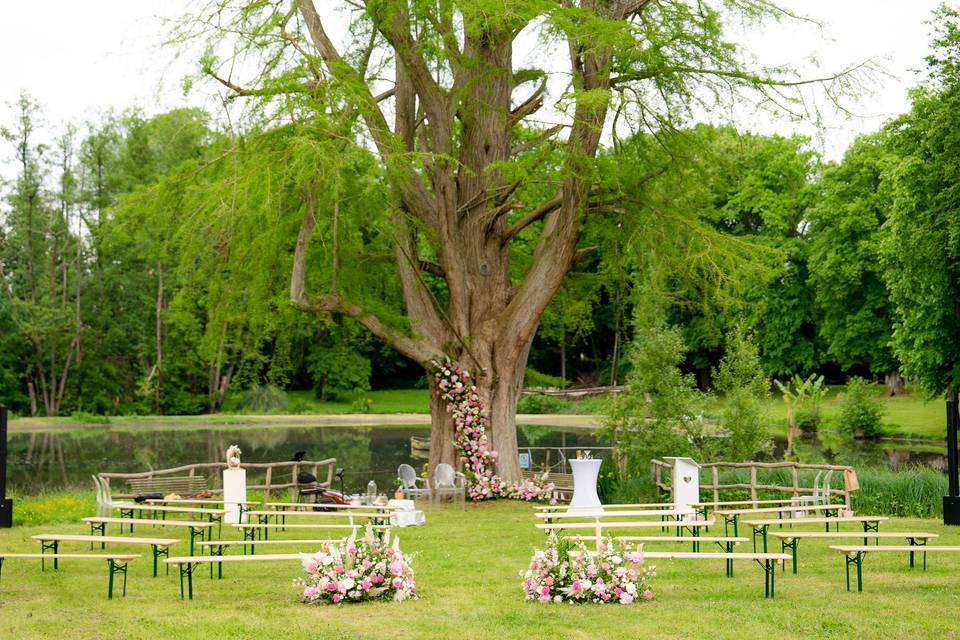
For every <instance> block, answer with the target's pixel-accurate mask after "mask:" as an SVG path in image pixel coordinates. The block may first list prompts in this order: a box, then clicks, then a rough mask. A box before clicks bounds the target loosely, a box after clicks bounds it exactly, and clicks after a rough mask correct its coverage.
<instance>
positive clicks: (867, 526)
mask: <svg viewBox="0 0 960 640" xmlns="http://www.w3.org/2000/svg"><path fill="white" fill-rule="evenodd" d="M887 520H889V518H887V517H886V516H844V517H842V518H841V517H839V516H833V517H831V518H786V519H778V520H744V521H743V524H745V525H747V526H748V527H752V528H753V547H754V549H756V547H757V536H758V535H760V536H763V550H764V552H766V550H767V530H768V529H769V528H770V527H772V526H773V525H779V526H783V525H785V524H789V525H795V524H824V525H826V527H827V532H829V531H830V525H831V524H835V525H836V526H837V531H839V530H840V523H841V522H858V523H860V524H862V525H863V532H864V533H868V532H870V531H874V532H876V531H879V530H880V523H881V522H886V521H887Z"/></svg>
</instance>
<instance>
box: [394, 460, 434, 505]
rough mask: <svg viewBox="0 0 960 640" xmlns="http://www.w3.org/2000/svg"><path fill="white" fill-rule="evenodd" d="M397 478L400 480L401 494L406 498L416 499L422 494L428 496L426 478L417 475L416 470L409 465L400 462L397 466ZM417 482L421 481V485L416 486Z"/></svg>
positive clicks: (428, 490)
mask: <svg viewBox="0 0 960 640" xmlns="http://www.w3.org/2000/svg"><path fill="white" fill-rule="evenodd" d="M397 478H398V479H399V480H400V488H401V490H402V491H403V495H404V497H405V498H407V499H408V500H416V499H417V498H419V497H422V496H427V497H428V498H429V497H430V487H429V486H428V485H427V479H426V478H419V477H417V472H416V471H415V470H414V468H413V467H411V466H410V465H408V464H402V465H400V466H399V467H397ZM418 482H422V483H423V486H422V487H421V486H418V485H417V483H418Z"/></svg>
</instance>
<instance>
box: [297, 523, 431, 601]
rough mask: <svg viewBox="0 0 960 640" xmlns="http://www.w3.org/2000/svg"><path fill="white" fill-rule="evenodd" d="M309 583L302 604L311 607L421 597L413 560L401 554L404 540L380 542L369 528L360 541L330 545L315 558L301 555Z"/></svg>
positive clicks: (387, 535)
mask: <svg viewBox="0 0 960 640" xmlns="http://www.w3.org/2000/svg"><path fill="white" fill-rule="evenodd" d="M301 560H302V562H303V568H304V570H305V571H306V572H307V577H306V579H303V580H298V581H297V582H298V584H299V586H300V587H302V588H303V593H302V594H301V596H300V601H301V602H305V603H307V604H343V603H345V602H363V601H366V600H393V601H394V602H400V601H402V600H407V599H408V598H416V597H419V596H418V595H417V586H416V582H415V580H414V576H413V568H412V567H411V566H410V556H408V555H405V554H404V553H403V552H402V551H400V539H399V538H396V537H395V538H394V539H393V543H392V544H391V543H390V533H389V532H387V533H385V534H384V536H383V539H382V540H381V539H379V538H378V537H377V536H376V535H374V533H373V529H372V528H370V527H369V526H368V527H367V530H366V533H365V534H364V536H363V537H362V538H360V539H357V538H356V534H354V535H352V536H350V538H348V539H347V541H346V542H343V543H331V544H326V545H324V546H322V547H321V548H320V550H319V551H317V552H316V553H314V554H306V553H304V554H301Z"/></svg>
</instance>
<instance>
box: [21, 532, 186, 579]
mask: <svg viewBox="0 0 960 640" xmlns="http://www.w3.org/2000/svg"><path fill="white" fill-rule="evenodd" d="M30 538H31V539H32V540H36V541H37V542H39V543H40V553H41V554H45V553H46V552H47V551H53V554H52V556H51V557H53V568H54V569H56V568H57V558H56V556H57V554H58V553H60V543H61V542H89V543H90V548H91V549H92V548H93V544H94V543H95V542H99V543H100V544H101V548H103V545H104V544H106V543H110V544H138V545H146V544H148V545H150V546H151V547H152V548H153V577H154V578H156V577H157V558H159V557H160V556H163V557H166V558H169V557H170V547H172V546H173V545H175V544H177V543H178V542H180V541H179V540H178V539H177V538H125V537H123V536H94V535H90V536H83V535H72V534H63V533H40V534H37V535H35V536H30ZM40 562H41V565H42V564H43V560H41V561H40Z"/></svg>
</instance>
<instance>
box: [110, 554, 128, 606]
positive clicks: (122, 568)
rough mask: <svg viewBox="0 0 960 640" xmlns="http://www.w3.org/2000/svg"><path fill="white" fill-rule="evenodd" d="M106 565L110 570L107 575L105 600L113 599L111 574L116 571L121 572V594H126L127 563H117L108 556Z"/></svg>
mask: <svg viewBox="0 0 960 640" xmlns="http://www.w3.org/2000/svg"><path fill="white" fill-rule="evenodd" d="M107 565H108V567H109V572H110V573H109V576H108V577H107V600H113V576H114V575H115V574H117V573H122V574H123V595H127V563H126V562H124V563H118V562H115V561H114V560H113V558H108V559H107Z"/></svg>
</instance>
